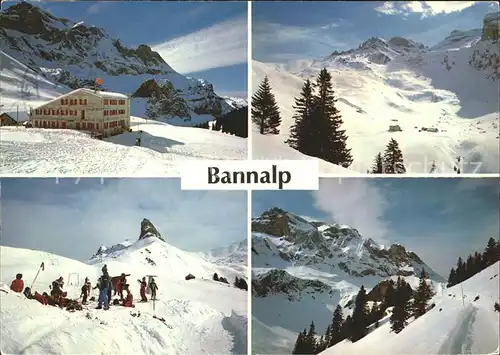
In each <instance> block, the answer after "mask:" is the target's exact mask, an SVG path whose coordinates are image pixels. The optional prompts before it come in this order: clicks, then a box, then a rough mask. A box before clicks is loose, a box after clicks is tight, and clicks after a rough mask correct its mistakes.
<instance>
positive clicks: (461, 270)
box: [456, 257, 465, 284]
mask: <svg viewBox="0 0 500 355" xmlns="http://www.w3.org/2000/svg"><path fill="white" fill-rule="evenodd" d="M456 275H457V284H459V283H461V282H462V281H464V280H465V263H464V261H463V259H462V257H459V258H458V261H457V270H456Z"/></svg>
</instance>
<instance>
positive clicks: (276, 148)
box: [252, 125, 357, 175]
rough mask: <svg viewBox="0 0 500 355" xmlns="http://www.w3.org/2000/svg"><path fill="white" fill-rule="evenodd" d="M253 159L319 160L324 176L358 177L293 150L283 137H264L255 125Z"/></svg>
mask: <svg viewBox="0 0 500 355" xmlns="http://www.w3.org/2000/svg"><path fill="white" fill-rule="evenodd" d="M252 159H255V160H260V159H263V160H265V159H272V160H317V161H318V162H319V172H320V173H322V174H350V175H357V173H356V172H352V171H350V170H348V169H345V168H343V167H341V166H339V165H335V164H332V163H329V162H327V161H324V160H322V159H318V158H314V157H311V156H309V155H305V154H302V153H301V152H299V151H298V150H295V149H292V148H290V147H289V146H287V145H286V144H285V143H283V139H282V137H281V136H274V135H262V134H260V133H259V130H258V128H257V127H255V125H254V126H253V132H252Z"/></svg>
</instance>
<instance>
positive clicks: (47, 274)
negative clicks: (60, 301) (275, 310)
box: [0, 238, 247, 354]
mask: <svg viewBox="0 0 500 355" xmlns="http://www.w3.org/2000/svg"><path fill="white" fill-rule="evenodd" d="M0 251H1V282H2V286H1V289H2V290H5V291H8V293H5V292H0V302H1V304H2V307H1V310H0V312H1V319H2V322H1V323H0V330H1V332H0V333H1V347H2V349H1V350H2V353H10V354H12V353H21V352H22V353H24V354H40V353H45V354H47V353H59V354H61V353H65V354H71V353H73V354H75V353H82V352H85V353H94V354H106V353H107V354H111V353H122V354H132V353H140V354H158V353H162V354H163V353H168V354H202V353H206V354H209V353H217V354H230V353H235V354H243V353H246V323H247V293H246V292H245V291H243V290H239V289H237V288H234V287H231V286H228V285H225V284H222V283H220V282H214V281H211V280H210V278H211V275H212V273H213V272H218V271H220V268H219V267H218V266H217V265H214V264H211V263H209V262H207V261H205V260H202V259H201V258H200V257H199V256H197V255H195V254H193V253H187V252H183V251H181V250H179V249H177V248H175V247H173V246H170V245H168V244H166V243H164V242H162V241H160V240H158V239H156V238H146V239H144V240H140V241H138V242H136V243H133V244H131V245H130V246H129V247H127V248H125V249H122V250H118V251H116V252H114V253H112V254H109V255H107V256H105V257H103V258H97V259H93V260H91V261H89V263H87V264H86V263H81V262H78V261H75V260H71V259H67V258H64V257H61V256H57V255H54V254H50V253H45V252H39V251H35V250H26V249H17V248H9V247H4V246H2V247H1V249H0ZM151 260H153V261H154V264H151ZM41 262H44V263H45V270H44V271H41V272H40V275H39V276H38V279H37V281H36V282H35V284H34V286H33V290H37V291H39V292H40V293H41V292H43V291H47V292H48V291H49V290H48V286H49V284H50V283H51V282H52V281H53V280H54V279H56V278H57V277H59V276H63V277H64V279H65V290H66V291H67V292H68V297H71V298H75V299H76V298H78V296H79V295H80V287H81V286H82V283H83V281H84V278H85V277H89V278H90V280H91V281H92V283H94V282H95V281H96V278H97V277H98V276H99V275H100V270H101V267H102V265H103V264H107V266H108V271H109V272H110V275H111V276H115V275H119V274H120V273H122V272H125V273H130V274H131V276H129V277H128V283H129V284H130V288H131V291H132V294H133V295H134V300H135V304H136V307H135V308H134V309H130V308H124V307H121V306H111V308H110V309H109V310H108V311H103V310H96V309H94V308H95V306H96V304H95V302H90V304H89V306H84V310H83V311H76V312H74V313H70V312H68V311H66V310H63V309H59V308H57V307H51V306H43V305H41V304H40V303H38V302H36V301H34V300H27V299H25V298H24V296H22V295H19V294H14V293H12V292H11V291H10V290H9V288H8V285H10V282H11V280H12V279H13V277H14V276H15V274H16V273H19V272H20V273H23V275H24V277H23V278H24V280H25V282H26V283H27V284H26V286H29V283H31V281H32V280H33V278H34V277H35V274H36V272H37V270H38V267H39V266H40V264H41ZM225 270H226V271H227V269H225ZM188 273H192V274H193V275H195V276H196V279H194V280H189V281H185V280H184V276H186V275H187V274H188ZM151 274H153V275H156V278H155V279H156V281H157V284H158V288H159V290H158V298H159V300H158V301H157V302H155V310H154V311H153V309H152V302H148V303H139V302H138V297H139V284H138V283H137V282H136V281H135V280H136V279H139V278H142V276H144V275H151ZM233 274H234V275H238V276H239V277H246V275H243V274H241V273H240V272H238V271H236V270H234V271H233ZM228 276H229V275H228ZM94 292H95V291H94ZM131 311H133V312H140V313H141V316H140V317H132V316H131V314H130V313H131ZM153 313H154V314H156V315H157V316H158V317H163V318H165V320H166V323H167V324H168V325H169V326H170V327H169V326H165V324H163V323H162V322H160V321H159V320H155V319H154V318H152V315H153ZM28 320H29V321H28Z"/></svg>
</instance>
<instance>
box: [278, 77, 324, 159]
mask: <svg viewBox="0 0 500 355" xmlns="http://www.w3.org/2000/svg"><path fill="white" fill-rule="evenodd" d="M293 108H294V110H295V114H294V115H293V118H294V119H295V122H294V123H293V125H292V127H291V128H290V136H289V138H288V139H287V140H286V141H285V143H286V144H288V145H289V146H290V147H292V148H293V149H296V150H298V151H299V152H301V153H303V154H306V155H311V156H316V155H317V154H319V152H318V150H317V149H316V146H317V139H318V132H317V127H315V122H314V120H313V111H314V94H313V88H312V84H311V81H310V80H309V79H307V80H306V81H305V83H304V85H303V86H302V91H301V93H300V97H298V98H295V105H294V106H293Z"/></svg>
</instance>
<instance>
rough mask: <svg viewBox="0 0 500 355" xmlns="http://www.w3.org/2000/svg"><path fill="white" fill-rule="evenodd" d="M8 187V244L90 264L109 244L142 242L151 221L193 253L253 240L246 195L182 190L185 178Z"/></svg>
mask: <svg viewBox="0 0 500 355" xmlns="http://www.w3.org/2000/svg"><path fill="white" fill-rule="evenodd" d="M56 182H58V183H56ZM1 184H2V185H1V187H2V201H1V203H2V240H1V244H2V245H5V246H11V247H19V248H31V249H36V250H43V251H47V252H51V253H54V254H57V255H62V256H66V257H69V258H72V259H77V260H80V261H86V260H88V259H89V258H90V257H91V256H92V255H93V254H94V253H95V252H96V251H97V249H98V248H99V246H101V245H103V244H104V245H107V246H110V245H114V244H117V243H120V242H122V241H124V240H126V239H128V240H131V241H135V240H136V239H137V238H138V237H139V233H140V224H141V221H142V219H143V218H148V219H149V220H150V221H151V222H152V223H153V224H154V225H155V226H156V228H157V229H158V231H159V232H160V233H161V235H162V236H163V237H164V238H165V239H166V240H167V242H168V243H169V244H171V245H174V246H176V247H178V248H179V249H182V250H187V251H208V250H210V249H212V248H216V247H225V246H228V245H230V244H231V243H233V242H240V241H242V240H245V239H246V238H247V225H248V224H247V220H248V216H247V197H246V196H247V194H246V191H230V192H225V191H182V190H181V189H180V179H177V178H169V179H134V178H127V179H98V178H97V179H79V180H78V179H73V178H67V179H60V180H56V179H52V178H44V179H14V178H4V179H2V181H1Z"/></svg>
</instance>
